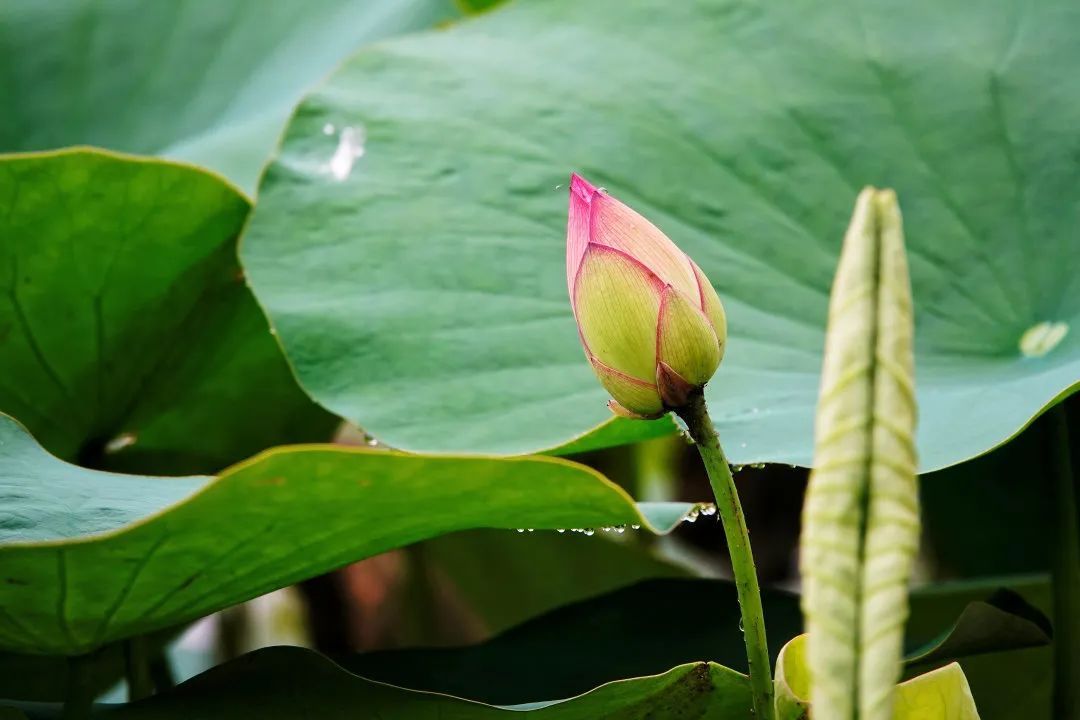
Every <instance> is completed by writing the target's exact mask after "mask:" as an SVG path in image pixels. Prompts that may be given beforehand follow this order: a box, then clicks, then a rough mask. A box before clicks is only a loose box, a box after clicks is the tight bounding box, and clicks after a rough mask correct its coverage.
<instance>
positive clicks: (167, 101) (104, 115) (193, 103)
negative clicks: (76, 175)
mask: <svg viewBox="0 0 1080 720" xmlns="http://www.w3.org/2000/svg"><path fill="white" fill-rule="evenodd" d="M456 14H457V12H456V11H455V9H454V7H453V3H452V2H451V0H330V1H329V2H325V1H324V2H317V3H299V2H265V0H231V1H230V2H215V0H170V1H169V2H142V1H141V0H107V1H106V2H100V1H98V0H68V1H66V2H38V0H7V1H6V2H4V3H3V4H0V65H3V66H4V67H5V68H6V72H5V73H4V79H3V80H2V81H0V99H2V101H0V104H2V105H3V108H4V111H3V113H0V150H4V151H12V150H45V149H51V148H56V147H61V146H64V145H83V144H91V145H99V146H103V147H107V148H111V149H114V150H124V151H128V152H134V153H140V154H145V155H164V156H166V157H171V158H177V159H181V160H188V161H191V162H194V163H198V164H200V165H205V166H207V167H210V168H213V169H214V170H217V171H218V172H221V173H222V174H224V175H226V176H227V177H229V178H230V179H231V180H232V181H233V182H235V183H236V184H237V185H239V186H240V187H242V188H243V189H244V190H245V191H246V192H248V193H249V194H250V193H251V192H252V191H253V190H254V187H255V183H256V179H257V178H258V174H259V171H260V170H261V168H262V166H263V164H264V163H265V162H266V159H267V158H268V157H269V155H270V153H271V151H272V149H273V146H274V142H275V140H276V139H277V136H278V134H279V133H280V132H281V128H282V126H283V125H284V123H285V120H286V118H287V117H288V114H289V111H290V110H291V109H292V107H293V105H294V104H295V103H296V101H297V100H299V98H300V96H301V94H302V93H303V91H304V90H305V89H307V88H308V87H310V86H311V85H312V84H314V83H315V82H317V81H318V80H320V79H321V78H322V77H323V76H324V75H326V74H327V73H329V72H330V71H331V70H332V69H333V68H334V67H335V66H336V65H337V64H338V63H339V62H340V61H341V60H342V58H344V57H346V56H347V55H348V54H349V53H351V52H352V51H354V50H355V49H356V48H358V47H360V46H361V45H363V44H365V43H368V42H372V41H375V40H380V39H382V38H385V37H387V36H389V35H395V34H398V33H401V32H405V31H409V30H415V29H419V28H426V27H430V26H431V25H433V24H434V23H437V22H439V21H442V20H445V19H447V18H450V17H453V16H455V15H456Z"/></svg>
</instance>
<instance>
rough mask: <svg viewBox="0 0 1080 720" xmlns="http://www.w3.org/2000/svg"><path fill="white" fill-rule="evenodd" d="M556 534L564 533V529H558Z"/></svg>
mask: <svg viewBox="0 0 1080 720" xmlns="http://www.w3.org/2000/svg"><path fill="white" fill-rule="evenodd" d="M557 532H560V533H564V532H566V528H558V530H557Z"/></svg>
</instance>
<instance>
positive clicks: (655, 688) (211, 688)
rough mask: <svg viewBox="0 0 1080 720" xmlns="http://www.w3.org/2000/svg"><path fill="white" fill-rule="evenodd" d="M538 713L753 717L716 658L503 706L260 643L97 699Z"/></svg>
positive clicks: (476, 715) (735, 679)
mask: <svg viewBox="0 0 1080 720" xmlns="http://www.w3.org/2000/svg"><path fill="white" fill-rule="evenodd" d="M26 711H27V713H28V715H29V716H30V717H31V718H34V719H35V720H36V719H37V718H53V717H57V715H58V713H57V710H56V709H55V708H50V707H42V706H27V707H26ZM522 711H527V713H528V714H527V715H526V716H525V717H528V718H530V719H533V718H535V719H537V720H596V718H650V717H651V718H675V717H678V718H686V720H694V719H698V718H700V719H701V720H706V719H708V720H750V718H751V717H752V713H751V711H750V690H749V687H748V682H747V679H746V676H745V675H740V674H739V673H736V672H734V671H732V670H728V669H727V668H724V667H721V666H719V665H714V664H711V663H693V664H690V665H682V666H679V667H676V668H672V669H671V670H669V671H667V672H665V673H663V674H661V675H655V676H651V677H642V678H632V679H627V680H622V681H619V682H613V683H609V684H607V685H603V686H601V687H599V688H596V689H595V690H592V691H591V692H589V693H587V694H585V695H581V696H579V697H575V698H572V699H568V700H561V701H555V702H544V703H538V704H536V706H516V707H514V708H507V707H495V706H492V705H483V704H480V703H476V702H470V701H467V700H462V699H458V698H454V697H450V696H447V695H436V694H430V693H422V692H414V691H409V690H404V689H402V688H398V687H394V686H392V685H383V684H381V683H377V682H372V681H370V680H366V679H364V678H361V677H359V676H357V675H353V674H352V673H349V672H347V671H345V670H343V669H342V668H341V667H339V666H338V665H335V664H334V663H333V662H331V661H329V660H327V659H326V658H324V657H322V656H321V655H318V654H317V653H314V652H312V651H310V650H304V649H301V648H290V647H273V648H266V649H263V650H257V651H255V652H253V653H251V654H249V655H245V656H243V657H241V658H239V659H237V660H233V661H232V662H229V663H227V664H225V665H221V666H219V667H216V668H214V669H212V670H209V671H207V672H206V673H204V674H202V675H200V676H198V677H196V678H193V679H192V680H189V681H188V682H186V683H183V684H181V685H179V686H178V687H177V688H176V689H175V690H172V691H169V692H166V693H164V694H162V695H159V696H157V697H154V698H151V699H149V700H147V701H144V702H141V703H135V704H133V705H127V706H111V707H110V706H97V707H96V708H95V712H94V713H93V714H92V717H95V718H108V719H109V720H143V719H144V718H145V720H171V719H172V718H176V719H177V720H179V719H181V718H183V720H187V719H188V718H200V720H218V719H220V720H226V719H228V720H232V719H233V718H238V717H256V718H262V719H265V720H292V718H299V717H317V718H325V719H326V720H489V719H494V720H501V719H506V720H509V719H510V718H521V717H523V716H522V714H521V713H522Z"/></svg>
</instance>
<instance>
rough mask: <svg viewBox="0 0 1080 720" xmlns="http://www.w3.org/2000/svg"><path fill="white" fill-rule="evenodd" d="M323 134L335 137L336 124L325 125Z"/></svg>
mask: <svg viewBox="0 0 1080 720" xmlns="http://www.w3.org/2000/svg"><path fill="white" fill-rule="evenodd" d="M322 133H323V135H333V134H334V123H326V124H325V125H323V126H322Z"/></svg>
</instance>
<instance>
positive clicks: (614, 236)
mask: <svg viewBox="0 0 1080 720" xmlns="http://www.w3.org/2000/svg"><path fill="white" fill-rule="evenodd" d="M590 209H591V211H592V212H591V215H590V218H589V240H590V241H592V242H594V243H598V244H600V245H607V246H608V247H612V248H615V249H617V250H622V251H623V252H625V253H626V254H627V255H630V256H631V257H633V258H635V259H637V260H638V261H639V262H641V263H642V264H643V265H645V266H646V267H648V268H649V269H650V270H652V271H653V272H654V273H656V274H657V275H658V276H659V277H660V279H662V280H663V281H664V282H666V283H669V284H671V285H674V286H675V287H676V288H678V289H679V290H682V291H683V292H685V293H688V294H693V293H696V292H697V280H696V279H695V278H694V271H693V268H692V267H691V265H690V261H689V259H688V258H687V257H686V254H685V253H684V252H683V251H682V250H680V249H679V248H678V247H676V245H675V243H673V242H671V239H670V238H668V236H667V235H665V234H664V233H662V232H661V231H660V229H659V228H657V227H656V226H655V225H653V224H652V223H651V222H649V221H648V220H647V219H645V218H644V217H642V216H641V215H640V214H639V213H637V212H635V211H634V210H633V209H632V208H630V207H629V206H627V205H626V204H625V203H622V202H619V201H618V200H616V199H615V198H613V197H611V196H610V195H608V194H607V193H602V192H596V193H595V194H594V195H593V199H592V203H591V208H590Z"/></svg>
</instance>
